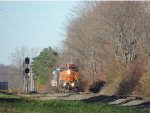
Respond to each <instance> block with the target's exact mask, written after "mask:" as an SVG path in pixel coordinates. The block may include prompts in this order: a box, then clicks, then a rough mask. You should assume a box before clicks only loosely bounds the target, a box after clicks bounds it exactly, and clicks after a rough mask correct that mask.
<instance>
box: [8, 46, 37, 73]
mask: <svg viewBox="0 0 150 113" xmlns="http://www.w3.org/2000/svg"><path fill="white" fill-rule="evenodd" d="M37 55H38V49H34V48H31V49H29V48H27V47H26V46H21V47H17V48H16V49H15V50H14V51H13V52H12V55H11V61H12V64H13V65H15V66H16V68H17V69H18V71H19V72H22V70H23V61H24V60H25V57H30V58H31V59H32V58H34V57H36V56H37Z"/></svg>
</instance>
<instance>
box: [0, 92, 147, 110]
mask: <svg viewBox="0 0 150 113" xmlns="http://www.w3.org/2000/svg"><path fill="white" fill-rule="evenodd" d="M0 113H149V110H145V109H135V108H126V107H117V106H110V105H107V104H104V103H100V102H97V103H94V104H93V103H91V104H90V103H84V102H80V101H66V100H49V101H40V100H36V101H35V100H29V99H23V98H21V97H18V96H14V95H8V94H2V93H0Z"/></svg>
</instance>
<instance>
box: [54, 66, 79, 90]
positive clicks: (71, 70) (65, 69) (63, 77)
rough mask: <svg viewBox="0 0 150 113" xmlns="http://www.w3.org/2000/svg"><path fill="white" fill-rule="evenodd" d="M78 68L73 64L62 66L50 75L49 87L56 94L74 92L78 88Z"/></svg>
mask: <svg viewBox="0 0 150 113" xmlns="http://www.w3.org/2000/svg"><path fill="white" fill-rule="evenodd" d="M78 70H79V69H78V66H76V65H75V64H62V65H60V66H59V67H58V68H56V70H54V71H53V73H52V75H51V86H52V88H53V90H54V91H55V92H56V91H57V92H59V91H65V90H69V91H76V90H77V89H78V86H79V74H78Z"/></svg>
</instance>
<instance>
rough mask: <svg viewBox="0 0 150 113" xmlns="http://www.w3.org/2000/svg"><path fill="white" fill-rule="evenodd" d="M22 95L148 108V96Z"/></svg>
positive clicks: (84, 93)
mask: <svg viewBox="0 0 150 113" xmlns="http://www.w3.org/2000/svg"><path fill="white" fill-rule="evenodd" d="M20 96H22V97H27V98H31V99H40V100H51V99H61V100H79V101H83V102H86V103H95V102H103V103H107V104H111V105H116V106H134V107H138V108H146V109H150V97H139V96H126V95H112V96H106V95H100V94H98V93H86V92H82V93H81V92H75V93H73V92H72V93H53V94H22V95H20Z"/></svg>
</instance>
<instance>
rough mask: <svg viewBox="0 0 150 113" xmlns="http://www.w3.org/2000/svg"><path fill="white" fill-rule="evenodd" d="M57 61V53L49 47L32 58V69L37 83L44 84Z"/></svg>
mask: <svg viewBox="0 0 150 113" xmlns="http://www.w3.org/2000/svg"><path fill="white" fill-rule="evenodd" d="M57 61H58V53H57V51H55V50H53V49H52V48H51V47H49V48H44V50H42V52H40V54H39V56H37V57H35V58H34V59H33V63H32V70H33V73H34V75H35V78H36V82H37V83H40V84H45V83H46V82H47V80H48V76H49V75H50V74H51V72H52V71H53V67H54V66H56V65H57Z"/></svg>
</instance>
